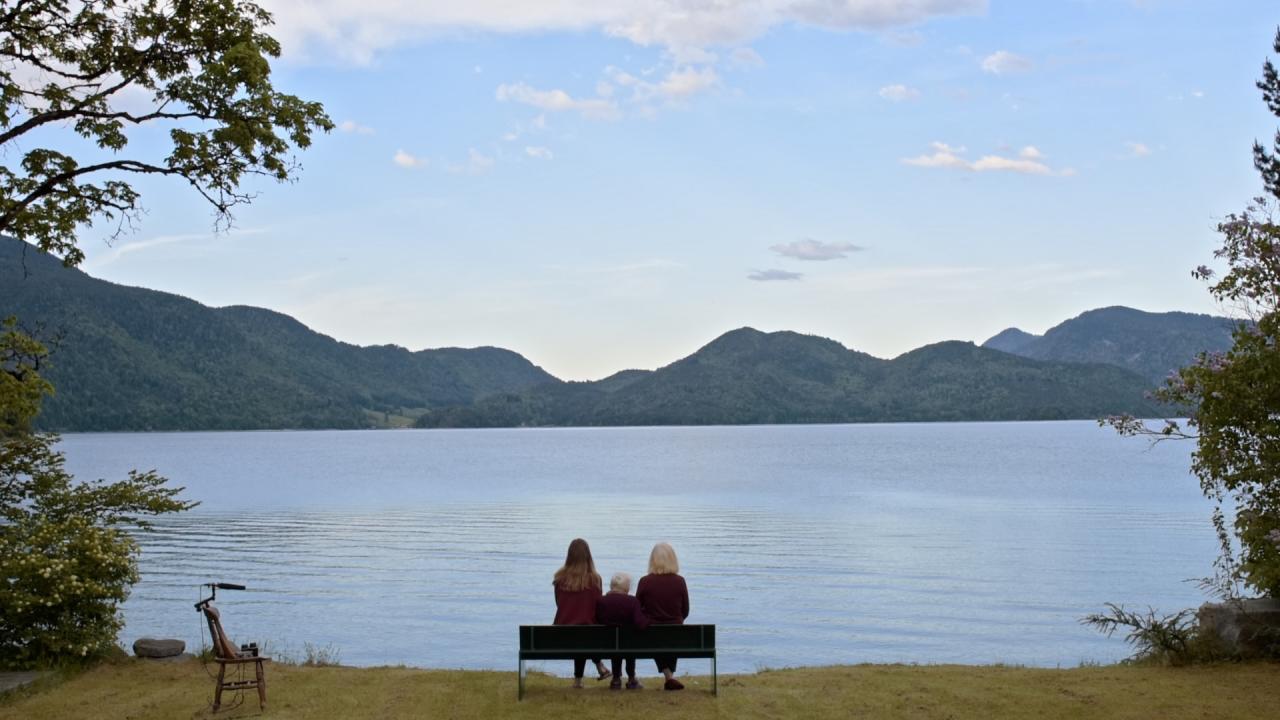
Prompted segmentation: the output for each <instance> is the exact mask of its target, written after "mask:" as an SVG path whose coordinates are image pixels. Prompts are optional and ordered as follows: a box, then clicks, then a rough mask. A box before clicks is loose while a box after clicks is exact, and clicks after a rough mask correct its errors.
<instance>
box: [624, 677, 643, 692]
mask: <svg viewBox="0 0 1280 720" xmlns="http://www.w3.org/2000/svg"><path fill="white" fill-rule="evenodd" d="M627 689H628V690H643V689H644V686H643V685H641V684H640V681H639V680H635V679H632V680H628V681H627Z"/></svg>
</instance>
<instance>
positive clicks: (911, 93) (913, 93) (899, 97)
mask: <svg viewBox="0 0 1280 720" xmlns="http://www.w3.org/2000/svg"><path fill="white" fill-rule="evenodd" d="M880 97H882V98H884V99H885V100H892V101H893V102H902V101H904V100H915V99H916V98H918V97H920V91H919V90H917V89H915V88H913V87H907V86H906V85H886V86H884V87H882V88H880Z"/></svg>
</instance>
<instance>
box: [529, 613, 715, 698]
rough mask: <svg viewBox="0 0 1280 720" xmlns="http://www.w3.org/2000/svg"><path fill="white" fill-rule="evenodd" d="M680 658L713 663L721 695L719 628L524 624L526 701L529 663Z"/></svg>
mask: <svg viewBox="0 0 1280 720" xmlns="http://www.w3.org/2000/svg"><path fill="white" fill-rule="evenodd" d="M655 655H674V656H676V657H678V658H708V659H710V660H711V692H712V694H715V695H719V694H720V692H719V687H718V686H717V682H716V626H715V625H650V626H649V627H647V628H645V629H644V630H638V629H636V628H630V627H614V626H611V625H521V626H520V664H519V674H520V688H519V691H518V693H517V695H516V697H517V699H519V700H523V699H524V664H525V661H527V660H572V659H574V658H576V657H584V656H585V657H592V658H596V657H598V658H600V659H602V660H608V659H609V658H614V657H622V658H638V659H639V658H653V657H654V656H655Z"/></svg>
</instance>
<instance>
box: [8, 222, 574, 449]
mask: <svg viewBox="0 0 1280 720" xmlns="http://www.w3.org/2000/svg"><path fill="white" fill-rule="evenodd" d="M9 315H16V316H17V317H18V318H19V320H20V321H21V322H22V325H23V326H24V327H26V328H30V329H34V330H36V334H37V335H38V336H39V337H41V338H42V339H44V340H46V341H47V342H48V341H50V340H52V342H51V343H50V344H51V345H52V346H53V349H54V352H53V355H52V356H51V358H50V365H49V369H48V372H47V376H48V378H49V379H50V380H51V381H52V382H53V383H54V385H55V387H56V390H57V392H56V394H55V395H54V397H52V398H49V399H48V400H47V401H46V402H45V406H44V410H43V412H42V413H41V415H40V418H39V423H40V425H41V426H42V427H43V428H45V429H49V430H62V431H74V430H197V429H267V428H361V427H371V426H377V425H381V424H385V423H387V422H389V421H390V420H391V419H392V418H393V417H394V416H397V415H402V414H404V413H408V414H410V415H416V414H417V411H416V410H415V409H421V408H428V407H442V406H451V405H457V404H465V403H470V402H473V401H475V400H477V399H479V398H481V397H484V396H486V395H489V394H491V393H495V392H518V391H521V390H524V389H527V388H530V387H532V386H534V385H538V384H542V383H548V382H550V383H558V382H559V381H558V380H557V379H556V378H554V377H552V376H551V375H549V374H548V373H546V372H545V371H543V370H542V369H541V368H538V367H536V366H534V365H533V364H532V363H530V362H529V361H528V360H526V359H525V358H523V357H521V356H520V355H518V354H516V353H514V352H511V351H509V350H502V349H499V348H492V347H484V348H475V349H469V350H464V349H458V348H446V349H440V350H424V351H421V352H410V351H408V350H406V349H404V348H401V347H396V346H392V345H385V346H379V347H358V346H355V345H349V344H347V343H342V342H338V341H336V340H334V339H333V338H330V337H328V336H325V335H321V334H320V333H317V332H314V331H312V330H310V329H308V328H307V327H306V326H304V325H302V324H301V323H299V322H298V321H297V320H294V319H293V318H291V317H289V316H287V315H282V314H280V313H276V312H272V311H270V310H263V309H260V308H252V307H228V308H218V309H215V308H209V307H206V306H204V305H201V304H199V303H197V302H195V301H193V300H189V299H187V298H184V297H180V296H177V295H171V294H169V293H163V292H157V291H154V290H146V289H142V288H134V287H125V286H121V285H115V284H113V283H108V282H105V281H102V280H97V279H94V278H92V277H90V276H88V275H86V274H84V273H83V272H80V271H79V270H73V269H67V268H64V267H62V265H61V263H60V262H59V261H58V260H57V259H56V258H53V257H50V256H47V255H43V254H41V253H39V252H37V251H36V250H34V249H33V248H31V247H29V246H26V245H25V244H24V243H22V242H19V241H17V240H14V239H11V238H3V237H0V318H3V317H5V316H9ZM406 422H407V421H406Z"/></svg>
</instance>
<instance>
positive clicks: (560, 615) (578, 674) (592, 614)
mask: <svg viewBox="0 0 1280 720" xmlns="http://www.w3.org/2000/svg"><path fill="white" fill-rule="evenodd" d="M551 584H552V586H554V587H555V591H556V619H555V621H554V624H556V625H593V624H595V621H596V603H597V602H599V600H600V598H601V597H602V595H603V592H602V590H601V588H602V587H603V584H604V583H603V581H602V580H601V579H600V573H598V572H596V562H595V560H593V559H592V558H591V546H589V545H587V541H586V540H583V539H582V538H574V540H573V542H571V543H569V551H568V552H567V553H566V554H565V557H564V565H562V566H560V569H559V570H557V571H556V574H555V577H554V578H553V579H552V581H551ZM592 662H594V663H595V664H596V672H597V673H598V677H597V678H596V679H597V680H604V679H605V678H607V677H609V676H610V675H611V674H612V673H610V672H609V671H608V670H607V669H605V666H604V662H602V661H601V660H600V659H598V658H594V659H592ZM586 666H587V658H586V657H585V656H583V657H578V658H574V659H573V686H574V687H575V688H580V687H582V673H583V671H584V670H585V669H586Z"/></svg>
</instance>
